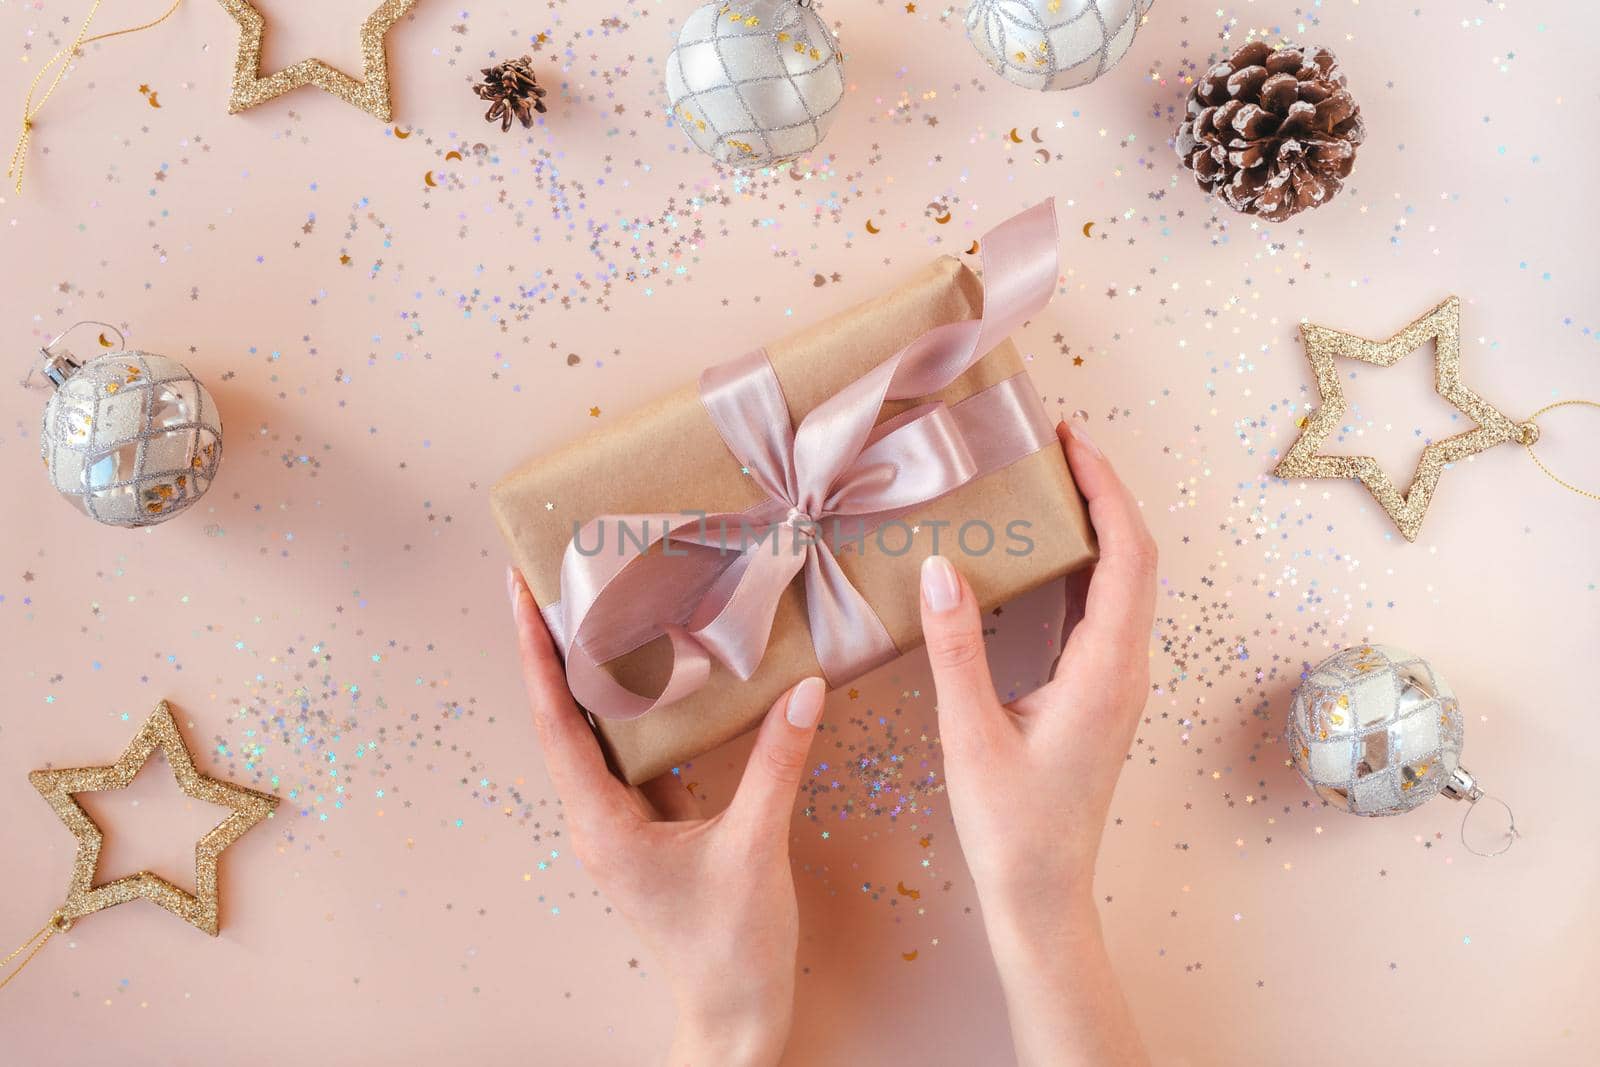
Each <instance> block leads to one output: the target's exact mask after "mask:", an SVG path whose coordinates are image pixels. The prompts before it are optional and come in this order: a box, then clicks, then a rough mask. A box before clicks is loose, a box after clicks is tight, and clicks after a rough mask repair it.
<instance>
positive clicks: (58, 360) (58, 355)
mask: <svg viewBox="0 0 1600 1067" xmlns="http://www.w3.org/2000/svg"><path fill="white" fill-rule="evenodd" d="M79 326H103V327H105V328H106V329H107V330H110V331H111V332H112V333H114V334H116V335H117V348H118V349H123V348H127V347H128V339H127V338H126V337H124V336H123V335H122V331H121V330H119V329H117V328H116V327H115V326H113V325H111V323H109V322H101V321H100V320H99V319H79V320H78V321H77V322H75V323H73V324H72V325H71V326H68V327H67V328H66V329H65V330H62V331H61V332H60V333H58V334H56V335H55V336H54V337H52V338H50V340H48V341H46V342H45V343H44V346H43V347H42V348H40V349H39V354H40V355H41V356H43V357H44V362H43V365H42V366H34V367H29V368H28V376H27V377H26V378H24V379H22V384H23V385H24V386H26V385H29V384H31V383H32V382H33V376H34V374H35V373H38V374H43V375H44V376H45V378H46V379H48V380H49V382H50V384H51V385H53V386H55V387H56V388H57V389H60V388H61V387H62V386H63V385H65V384H66V382H67V379H68V378H71V377H72V376H73V375H74V374H77V373H78V371H80V370H82V369H83V360H81V359H79V358H78V357H77V356H75V355H73V354H72V353H71V352H70V351H68V350H67V349H65V348H60V347H58V346H59V345H60V344H61V341H62V339H63V338H64V337H66V336H67V334H69V333H71V332H72V331H73V330H76V329H77V328H78V327H79ZM100 343H101V344H102V345H105V346H108V347H109V345H110V344H111V342H109V341H107V340H106V335H105V334H104V333H102V334H101V335H100Z"/></svg>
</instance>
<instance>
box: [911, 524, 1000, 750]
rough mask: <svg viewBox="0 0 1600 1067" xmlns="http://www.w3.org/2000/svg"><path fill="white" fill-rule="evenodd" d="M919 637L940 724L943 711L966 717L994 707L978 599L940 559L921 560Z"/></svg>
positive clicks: (947, 564)
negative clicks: (925, 652) (929, 669)
mask: <svg viewBox="0 0 1600 1067" xmlns="http://www.w3.org/2000/svg"><path fill="white" fill-rule="evenodd" d="M922 635H923V639H924V640H925V641H926V642H927V645H928V663H929V664H930V665H931V666H932V667H933V684H934V688H935V689H936V690H937V691H938V699H939V719H940V722H941V723H943V722H945V717H944V716H945V709H946V708H952V709H954V710H955V711H956V713H957V715H958V716H961V717H967V716H969V715H971V713H972V712H974V711H977V710H979V709H983V708H988V707H992V706H995V705H996V704H997V700H996V698H995V695H994V681H993V680H992V679H991V678H990V677H989V660H988V657H987V656H986V655H985V653H984V648H983V623H982V622H981V621H980V619H979V618H978V600H977V598H976V597H974V596H973V595H972V587H971V586H969V585H968V584H967V581H966V579H965V578H963V577H961V575H959V574H957V573H956V569H955V568H954V567H953V566H951V565H950V561H949V560H947V559H945V558H944V557H943V556H929V557H928V558H927V559H925V560H923V561H922Z"/></svg>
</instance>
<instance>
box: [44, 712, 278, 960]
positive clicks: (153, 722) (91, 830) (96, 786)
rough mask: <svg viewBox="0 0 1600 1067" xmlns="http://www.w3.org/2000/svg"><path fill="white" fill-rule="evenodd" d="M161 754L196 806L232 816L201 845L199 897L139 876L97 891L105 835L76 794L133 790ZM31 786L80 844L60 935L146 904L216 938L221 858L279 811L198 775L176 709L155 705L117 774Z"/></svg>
mask: <svg viewBox="0 0 1600 1067" xmlns="http://www.w3.org/2000/svg"><path fill="white" fill-rule="evenodd" d="M158 748H159V749H160V750H161V752H162V754H163V755H165V756H166V757H167V763H168V764H169V765H170V766H171V767H172V773H173V775H174V776H175V777H176V778H177V779H178V788H180V789H182V790H183V791H184V793H186V794H187V795H189V796H191V797H193V798H194V799H196V800H203V801H206V802H207V803H210V804H216V805H219V806H221V807H224V808H230V809H232V812H231V814H229V815H228V817H227V818H225V819H223V820H222V822H220V823H218V824H217V826H216V827H214V828H213V829H211V830H210V831H208V832H207V833H206V835H205V836H204V837H202V838H201V839H200V840H199V842H197V843H196V845H195V848H194V888H195V891H194V892H193V893H186V892H184V891H183V890H182V889H179V888H178V887H177V886H175V885H173V884H172V883H171V882H168V881H167V880H166V879H164V878H161V877H160V876H158V875H156V874H153V873H151V872H150V871H140V872H139V873H138V874H131V875H128V876H127V877H125V878H118V879H116V880H115V881H111V882H107V883H105V884H104V885H95V884H94V877H95V868H96V866H97V865H98V862H99V859H100V843H101V841H102V840H103V835H102V833H101V831H100V828H99V827H98V826H96V825H95V824H94V820H92V819H90V818H89V815H88V813H87V812H85V811H84V810H83V806H82V805H80V804H79V803H78V801H77V798H76V797H74V796H73V794H74V793H86V792H93V791H98V790H106V789H124V788H126V787H127V786H128V784H129V783H130V782H132V781H133V777H134V775H136V774H138V773H139V768H141V767H143V766H144V764H145V761H146V760H148V759H149V758H150V755H151V753H153V752H154V751H155V750H156V749H158ZM28 781H30V782H32V783H33V787H34V788H35V789H37V790H38V791H39V792H40V793H41V794H42V795H43V796H44V798H45V800H47V801H49V803H50V806H51V807H52V808H54V809H55V812H56V814H57V815H59V816H60V817H61V821H62V822H64V823H66V824H67V829H69V830H71V831H72V834H73V836H74V837H76V838H77V839H78V854H77V856H76V857H75V858H74V860H73V863H72V882H71V884H70V885H69V886H68V888H67V899H66V901H65V902H64V903H63V904H62V906H61V908H60V909H59V910H58V911H57V913H56V917H55V920H54V922H55V926H56V928H57V929H61V930H64V929H66V926H67V925H70V924H71V923H72V921H73V920H75V919H80V918H82V917H83V916H85V915H91V914H93V913H94V912H97V911H100V910H101V909H103V908H109V907H113V906H114V905H117V904H125V903H127V902H128V901H130V900H137V899H138V898H140V897H143V898H144V899H146V900H149V901H152V902H153V903H156V904H159V905H161V906H162V907H163V908H166V909H167V910H168V911H170V912H172V914H174V915H176V916H178V918H180V919H182V920H183V921H184V922H187V923H192V924H193V925H194V926H196V927H198V928H200V929H201V930H204V931H205V932H206V933H208V934H210V935H211V936H213V937H215V936H216V935H217V857H218V856H220V855H221V854H222V850H223V849H225V848H227V847H228V846H229V845H231V844H233V843H234V842H235V841H237V840H239V838H240V837H242V836H243V835H244V833H245V831H247V830H249V829H250V828H251V827H252V826H254V825H256V824H257V823H259V822H261V821H262V820H263V819H265V818H266V817H267V816H268V815H270V814H272V809H273V808H275V807H277V806H278V798H277V797H275V796H270V795H268V794H266V793H258V792H256V791H255V790H253V789H246V788H244V787H243V786H237V785H233V784H232V783H229V782H219V781H217V780H216V779H215V778H208V777H207V776H205V775H203V774H201V773H200V772H199V771H197V770H195V766H194V760H193V758H192V757H191V756H190V755H189V750H188V748H187V747H185V745H184V743H183V736H182V735H181V734H180V733H179V732H178V724H177V722H176V721H175V720H174V719H173V717H172V709H171V708H169V707H168V706H167V702H166V701H164V700H163V701H162V702H161V703H160V704H157V705H156V709H155V711H154V712H152V713H151V715H150V718H149V719H147V720H145V724H144V725H143V726H142V727H140V729H139V733H138V734H137V735H136V736H135V737H134V739H133V741H132V742H131V743H130V744H129V745H128V748H127V750H126V751H124V752H123V753H122V756H121V758H120V759H118V760H117V762H116V763H113V764H112V765H111V766H109V767H73V768H68V769H65V770H49V771H34V772H33V773H32V774H30V775H28Z"/></svg>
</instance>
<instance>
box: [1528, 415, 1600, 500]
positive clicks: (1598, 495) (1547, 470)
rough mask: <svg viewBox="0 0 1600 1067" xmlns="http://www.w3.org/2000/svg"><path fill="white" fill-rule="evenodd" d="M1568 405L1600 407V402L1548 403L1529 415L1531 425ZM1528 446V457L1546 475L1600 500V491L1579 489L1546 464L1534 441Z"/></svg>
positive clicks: (1558, 482) (1590, 497)
mask: <svg viewBox="0 0 1600 1067" xmlns="http://www.w3.org/2000/svg"><path fill="white" fill-rule="evenodd" d="M1568 406H1576V407H1586V408H1600V403H1596V402H1595V401H1593V400H1557V401H1556V402H1555V403H1554V404H1546V405H1545V406H1544V407H1542V408H1540V409H1539V410H1538V411H1535V412H1534V413H1533V414H1532V415H1529V416H1528V424H1529V425H1531V424H1532V423H1533V420H1535V419H1537V418H1538V417H1539V416H1540V415H1543V414H1544V413H1545V412H1547V411H1554V410H1555V409H1556V408H1564V407H1568ZM1534 437H1535V439H1537V434H1535V435H1534ZM1527 448H1528V458H1530V459H1532V460H1533V462H1534V463H1535V464H1537V465H1538V467H1539V469H1540V470H1542V471H1544V473H1545V477H1547V478H1549V479H1550V480H1551V481H1552V482H1555V483H1556V484H1557V485H1559V486H1561V488H1563V489H1570V490H1571V491H1572V492H1574V493H1577V494H1578V495H1579V496H1583V497H1588V498H1589V499H1590V500H1600V493H1591V492H1589V490H1587V489H1579V488H1578V487H1577V486H1575V485H1573V484H1572V483H1571V482H1569V481H1567V480H1566V479H1564V478H1560V477H1558V476H1557V475H1556V473H1555V472H1554V471H1552V470H1551V469H1550V468H1549V467H1547V466H1545V464H1544V460H1542V459H1540V458H1539V456H1538V454H1537V453H1535V452H1534V450H1533V441H1528V442H1527Z"/></svg>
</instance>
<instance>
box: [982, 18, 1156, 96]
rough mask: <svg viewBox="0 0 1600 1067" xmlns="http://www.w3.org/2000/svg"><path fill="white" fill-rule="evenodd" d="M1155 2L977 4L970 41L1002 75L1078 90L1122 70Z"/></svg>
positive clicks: (1039, 86) (1020, 82)
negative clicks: (1116, 69)
mask: <svg viewBox="0 0 1600 1067" xmlns="http://www.w3.org/2000/svg"><path fill="white" fill-rule="evenodd" d="M1154 2H1155V0H973V2H972V3H970V4H968V5H967V39H968V40H969V41H971V42H972V47H974V48H976V49H977V50H978V54H979V55H980V56H982V57H983V61H984V62H985V63H987V64H989V66H991V67H993V68H994V71H995V73H996V74H998V75H1000V76H1001V77H1002V78H1004V79H1006V80H1007V81H1010V82H1015V83H1016V84H1018V85H1021V86H1023V87H1024V88H1028V89H1073V88H1076V87H1077V86H1080V85H1087V84H1088V83H1089V82H1092V81H1094V80H1095V79H1096V78H1098V77H1100V75H1102V74H1104V73H1105V72H1106V71H1108V70H1110V69H1111V68H1112V67H1114V66H1116V64H1117V62H1118V61H1119V60H1121V59H1122V57H1123V56H1124V55H1126V54H1127V52H1128V48H1129V47H1130V46H1131V45H1132V44H1133V35H1134V33H1135V32H1137V31H1138V29H1139V23H1140V22H1141V21H1142V20H1143V18H1144V13H1145V12H1146V11H1149V10H1150V5H1151V4H1152V3H1154Z"/></svg>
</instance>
